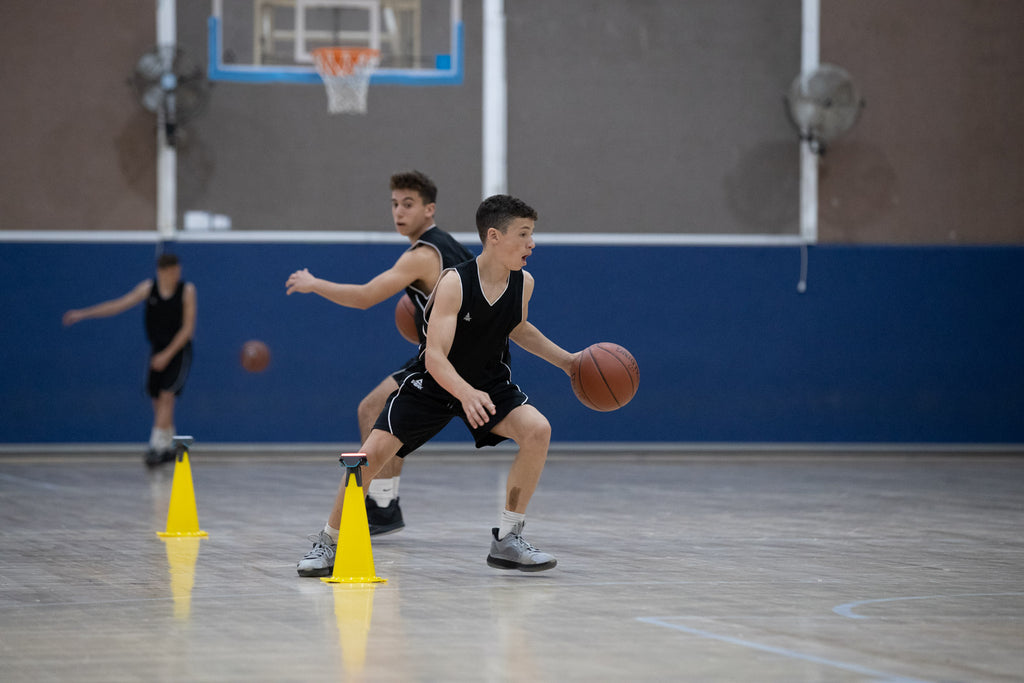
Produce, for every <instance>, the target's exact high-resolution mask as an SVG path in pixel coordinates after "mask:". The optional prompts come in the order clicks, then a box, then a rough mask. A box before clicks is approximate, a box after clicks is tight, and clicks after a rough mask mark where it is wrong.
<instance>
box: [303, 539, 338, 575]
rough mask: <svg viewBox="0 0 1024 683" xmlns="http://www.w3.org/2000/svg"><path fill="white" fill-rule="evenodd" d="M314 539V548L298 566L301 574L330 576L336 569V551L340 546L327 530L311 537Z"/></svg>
mask: <svg viewBox="0 0 1024 683" xmlns="http://www.w3.org/2000/svg"><path fill="white" fill-rule="evenodd" d="M309 540H311V541H313V549H312V550H310V551H309V552H308V553H306V556H305V557H303V558H302V559H301V560H299V564H298V565H296V568H297V569H298V571H299V576H330V575H331V572H333V571H334V553H335V552H336V551H337V549H338V547H337V544H335V542H334V541H332V540H331V537H330V536H328V535H327V532H326V531H321V532H320V533H318V534H313V535H312V536H310V537H309Z"/></svg>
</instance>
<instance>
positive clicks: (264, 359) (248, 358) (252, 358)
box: [242, 339, 270, 372]
mask: <svg viewBox="0 0 1024 683" xmlns="http://www.w3.org/2000/svg"><path fill="white" fill-rule="evenodd" d="M268 365H270V348H269V347H268V346H267V345H266V344H264V343H263V342H261V341H259V340H258V339H250V340H249V341H247V342H245V343H244V344H242V367H243V368H245V369H246V370H247V371H248V372H263V371H264V370H266V369H267V366H268Z"/></svg>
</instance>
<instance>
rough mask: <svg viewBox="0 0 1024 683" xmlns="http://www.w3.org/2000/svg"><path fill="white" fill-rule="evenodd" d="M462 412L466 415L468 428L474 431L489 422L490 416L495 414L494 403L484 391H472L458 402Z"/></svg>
mask: <svg viewBox="0 0 1024 683" xmlns="http://www.w3.org/2000/svg"><path fill="white" fill-rule="evenodd" d="M460 403H462V410H463V412H465V413H466V419H467V420H468V421H469V426H470V427H473V428H474V429H476V428H477V427H483V426H484V425H485V424H487V423H488V422H490V420H491V416H492V415H494V413H495V412H496V410H495V407H494V401H492V400H491V397H490V396H489V395H488V394H487V392H486V391H480V390H478V389H474V390H472V391H471V392H469V394H468V395H467V396H465V397H463V398H462V400H461V401H460Z"/></svg>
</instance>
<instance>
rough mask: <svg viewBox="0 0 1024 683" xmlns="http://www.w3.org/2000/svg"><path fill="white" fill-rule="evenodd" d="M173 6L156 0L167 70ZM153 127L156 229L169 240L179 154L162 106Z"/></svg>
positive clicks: (174, 32)
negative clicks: (168, 138) (168, 136)
mask: <svg viewBox="0 0 1024 683" xmlns="http://www.w3.org/2000/svg"><path fill="white" fill-rule="evenodd" d="M176 10H177V8H176V6H175V0H156V44H157V48H158V49H159V51H160V56H161V58H162V59H163V63H164V71H168V72H169V71H170V69H171V64H172V62H173V60H174V51H175V49H176V46H177V42H178V28H177V17H176V13H177V12H176ZM156 130H157V133H156V150H157V162H156V229H157V232H158V233H159V236H160V239H161V240H169V239H174V231H175V225H176V224H177V218H178V216H177V203H178V178H177V173H178V157H177V152H176V150H175V149H174V147H173V146H171V145H170V144H168V140H167V131H166V129H165V127H164V114H163V108H161V109H160V111H159V112H158V113H157V126H156Z"/></svg>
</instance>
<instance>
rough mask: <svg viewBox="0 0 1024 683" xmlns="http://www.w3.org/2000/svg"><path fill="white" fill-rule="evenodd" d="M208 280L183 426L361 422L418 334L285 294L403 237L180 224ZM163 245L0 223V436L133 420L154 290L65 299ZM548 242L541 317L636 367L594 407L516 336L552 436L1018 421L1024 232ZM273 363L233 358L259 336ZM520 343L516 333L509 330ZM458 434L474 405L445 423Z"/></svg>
mask: <svg viewBox="0 0 1024 683" xmlns="http://www.w3.org/2000/svg"><path fill="white" fill-rule="evenodd" d="M176 250H177V251H178V253H179V254H180V255H181V256H182V259H183V261H184V264H185V275H186V278H187V279H190V280H192V281H193V282H195V283H196V285H197V287H198V290H199V325H198V333H197V337H196V341H195V349H196V352H195V364H194V368H193V374H192V377H191V378H190V381H189V384H188V387H187V389H186V392H185V394H184V396H183V397H182V400H181V402H180V404H179V411H178V419H177V426H178V428H179V430H182V431H187V432H188V433H190V434H193V435H194V436H196V437H197V439H201V440H203V441H206V442H349V441H356V440H358V432H357V429H356V424H355V416H354V414H355V406H356V404H357V402H358V400H359V398H360V397H361V396H362V395H363V394H364V393H365V392H366V391H368V390H369V389H371V388H372V387H373V386H375V385H376V384H377V382H379V381H380V379H382V378H383V377H384V375H385V374H387V373H388V372H389V371H391V370H392V369H393V368H395V367H396V366H397V365H398V364H399V363H401V362H402V361H404V360H405V359H406V358H408V357H409V356H411V355H412V354H413V352H414V348H413V346H412V345H410V344H408V343H407V342H405V341H403V340H402V339H401V338H400V337H399V335H398V333H397V332H396V331H395V328H394V324H393V304H392V302H388V303H386V304H383V305H381V306H379V307H377V308H376V309H372V310H370V311H357V310H349V309H343V308H341V307H338V306H335V305H333V304H330V303H329V302H327V301H325V300H323V299H320V298H319V297H315V296H309V295H293V296H291V297H286V296H285V294H284V281H285V279H286V278H287V276H288V274H289V273H290V272H291V271H292V270H295V269H297V268H299V267H303V266H308V267H309V268H310V269H311V270H313V272H314V273H316V274H318V275H322V276H324V277H327V278H330V279H334V280H344V281H357V282H358V281H364V280H366V279H368V278H370V277H372V276H373V275H374V274H375V273H376V272H378V271H379V270H381V269H382V268H385V267H387V266H388V265H390V263H392V262H393V260H394V259H395V258H396V257H397V255H398V253H399V252H400V251H401V247H400V246H396V245H348V244H337V245H295V244H206V243H183V244H180V245H178V246H177V248H176ZM153 257H154V248H153V245H151V244H77V243H76V244H64V243H45V244H43V243H3V244H0V264H2V269H0V292H2V295H0V296H2V299H0V312H2V320H3V333H2V336H0V355H2V358H3V373H2V376H0V442H5V443H28V442H137V441H143V440H145V439H146V438H147V437H148V433H149V424H150V419H151V413H150V408H149V405H148V401H147V399H146V398H145V397H144V395H143V393H142V378H143V372H144V363H145V357H146V346H145V343H144V340H143V333H142V312H141V309H140V310H135V311H130V312H128V313H125V314H123V315H122V316H120V317H117V318H110V319H106V320H93V321H85V322H83V323H80V324H79V325H77V326H75V327H72V328H68V329H64V328H62V327H61V322H60V317H61V314H62V312H63V311H64V310H65V309H67V308H71V307H79V306H83V305H86V304H90V303H95V302H97V301H100V300H102V299H105V298H112V297H114V296H117V295H120V294H121V293H123V292H125V291H127V290H128V289H129V288H130V287H131V286H133V285H134V284H135V283H136V282H138V281H139V280H141V279H143V278H145V277H148V276H149V275H150V274H151V271H152V262H153ZM799 266H800V255H799V249H798V248H796V247H711V246H709V247H704V246H681V247H665V246H657V247H621V246H616V247H611V246H543V245H542V246H541V247H540V248H538V249H537V251H536V253H535V254H534V256H533V258H532V259H531V262H530V265H529V266H528V269H529V270H530V272H532V273H533V275H534V276H535V278H536V280H537V291H536V294H535V296H534V301H533V302H532V304H531V309H530V317H531V320H532V321H533V322H534V323H535V324H536V325H537V326H538V327H540V328H541V329H542V330H543V331H544V332H545V333H547V334H548V336H549V337H551V338H552V339H553V340H555V341H556V342H558V343H559V344H561V345H562V346H564V347H566V348H569V349H578V348H581V347H583V346H585V345H586V344H589V343H592V342H596V341H614V342H617V343H619V344H622V345H623V346H625V347H627V348H628V349H630V350H631V351H632V352H633V354H634V355H635V356H636V358H637V360H638V362H639V364H640V369H641V381H640V392H639V394H638V395H637V397H636V399H634V401H633V402H632V403H630V404H629V405H628V406H626V407H625V408H623V409H621V410H619V411H616V412H613V413H596V412H593V411H590V410H587V409H586V408H583V407H582V406H581V405H580V404H579V403H578V402H577V401H576V400H575V398H574V396H573V394H572V391H571V389H570V388H569V384H568V381H567V378H566V377H565V376H564V375H562V374H561V372H560V371H558V370H556V369H554V368H553V367H551V366H549V365H547V364H546V363H544V362H543V361H539V360H537V359H534V358H533V357H531V356H529V355H527V354H525V353H522V352H521V351H519V352H518V353H517V354H516V355H515V367H514V370H515V374H516V378H517V380H518V381H519V383H520V384H521V385H522V387H523V388H524V389H525V390H526V391H527V393H529V394H530V396H531V398H532V399H533V401H534V402H535V404H536V405H537V406H538V407H539V408H540V409H541V410H542V411H543V412H544V413H545V414H546V415H547V416H548V417H549V419H550V420H551V423H552V425H553V428H554V437H553V438H554V439H555V440H556V441H588V442H589V441H595V442H600V441H609V442H619V441H652V442H809V443H819V442H837V443H849V442H871V443H878V442H883V443H921V442H935V443H1022V442H1024V248H1016V247H1011V248H983V247H969V248H932V247H924V248H921V247H906V248H904V247H843V246H819V247H812V248H811V249H810V269H809V279H808V289H807V292H806V293H805V294H799V293H798V292H797V291H796V284H797V279H798V275H799ZM250 338H257V339H262V340H264V341H266V342H267V343H268V344H269V345H270V347H271V349H272V350H273V354H274V356H273V362H272V364H271V367H270V369H269V370H268V371H267V372H266V373H264V374H260V375H250V374H247V373H245V372H244V371H242V369H241V368H240V367H239V364H238V351H239V348H240V346H241V344H242V342H244V341H245V340H246V339H250ZM517 351H518V350H517ZM440 438H441V439H442V440H445V441H466V440H467V438H466V435H465V433H464V431H463V429H462V427H461V425H453V426H451V427H449V429H448V430H446V431H445V433H444V434H443V435H442V437H440Z"/></svg>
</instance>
